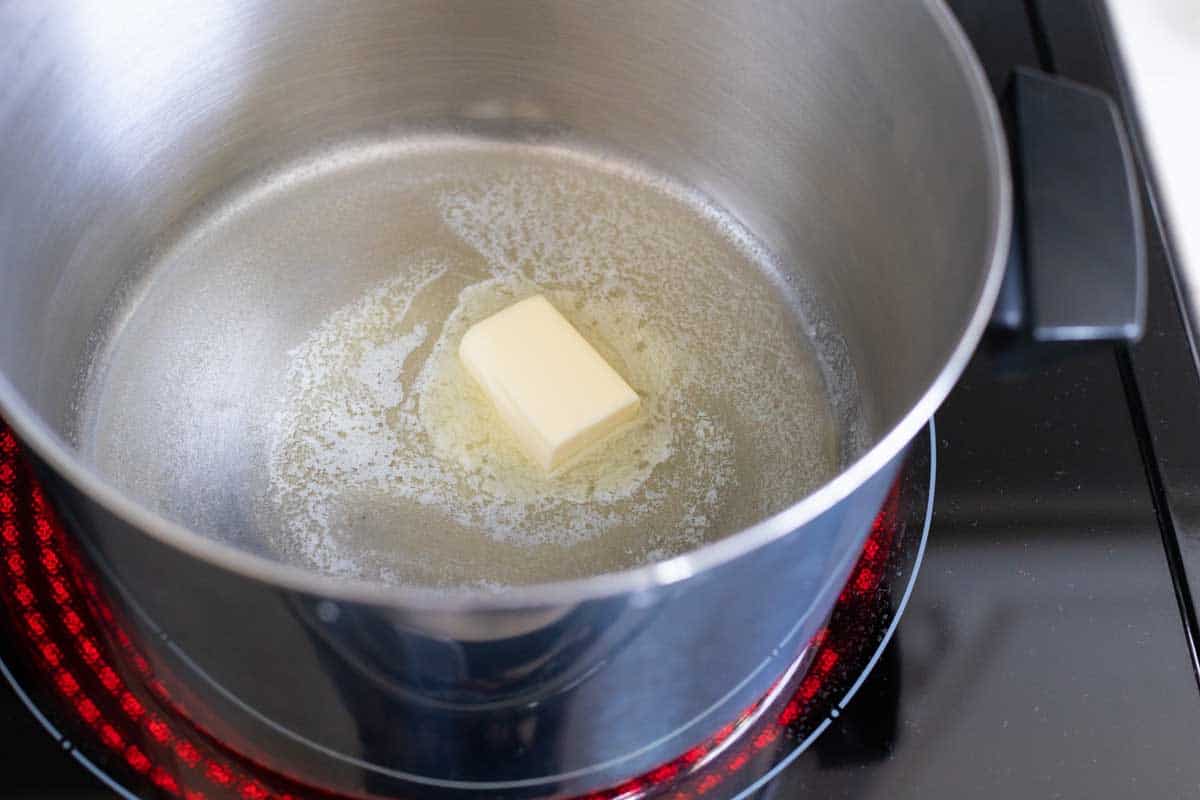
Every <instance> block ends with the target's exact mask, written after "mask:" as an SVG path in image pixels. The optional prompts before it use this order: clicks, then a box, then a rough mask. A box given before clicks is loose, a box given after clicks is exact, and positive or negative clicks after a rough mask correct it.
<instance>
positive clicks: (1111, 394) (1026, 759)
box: [0, 0, 1200, 798]
mask: <svg viewBox="0 0 1200 800" xmlns="http://www.w3.org/2000/svg"><path fill="white" fill-rule="evenodd" d="M951 6H952V7H953V9H954V11H955V13H956V14H957V15H958V17H959V20H960V22H961V23H962V25H963V27H964V28H965V29H966V31H967V33H968V35H969V36H970V37H971V39H972V41H973V43H974V45H975V47H976V49H977V51H978V53H979V55H980V57H981V59H982V60H983V61H984V64H985V68H986V69H987V71H988V75H989V77H990V78H991V80H992V83H993V86H994V88H996V89H997V90H998V91H1000V90H1002V87H1003V85H1004V83H1005V82H1006V80H1007V76H1008V74H1009V73H1010V71H1011V69H1012V68H1013V67H1014V66H1016V65H1025V66H1032V67H1036V68H1041V69H1045V70H1048V71H1052V72H1057V73H1059V74H1062V75H1066V76H1068V77H1072V78H1075V79H1077V80H1081V81H1083V82H1085V83H1089V84H1092V85H1094V86H1097V87H1099V88H1102V89H1105V90H1106V91H1109V92H1110V93H1111V94H1113V95H1114V96H1117V97H1120V95H1121V92H1122V87H1121V84H1120V76H1119V72H1118V70H1117V69H1115V68H1114V60H1113V58H1112V57H1111V53H1110V52H1109V51H1108V50H1107V49H1106V45H1105V41H1106V38H1105V29H1104V20H1103V17H1102V14H1101V13H1100V12H1099V9H1098V8H1096V7H1095V6H1093V4H1091V3H1089V2H1088V0H1042V2H1038V0H957V1H955V2H951ZM1152 211H1153V209H1152V207H1151V206H1150V205H1149V204H1148V205H1147V212H1148V216H1147V220H1148V223H1149V225H1148V250H1149V256H1150V258H1149V269H1150V287H1149V289H1150V310H1149V318H1148V330H1147V335H1146V338H1145V339H1144V341H1143V342H1142V343H1141V344H1139V345H1137V346H1136V347H1133V348H1127V347H1124V346H1116V347H1113V346H1096V347H1094V348H1092V349H1087V350H1077V351H1071V352H1061V353H1050V354H1047V355H1046V357H1045V360H1043V361H1041V362H1040V363H1036V364H1035V363H1024V364H1019V365H1018V366H1017V367H1013V366H1012V365H1011V359H1010V358H1001V357H1000V356H998V355H997V354H995V353H992V352H989V351H986V350H985V351H982V352H980V353H979V354H978V355H977V356H976V358H975V360H974V362H973V363H972V365H971V367H970V368H969V370H968V372H967V374H966V375H965V377H964V378H963V380H962V381H961V382H960V384H959V386H958V387H957V388H956V389H955V391H954V393H953V394H952V395H951V397H950V399H949V400H948V402H947V403H946V404H945V406H944V407H943V409H942V410H941V411H940V412H939V413H938V416H937V437H938V442H937V458H938V475H937V486H936V503H935V506H934V517H933V524H932V528H931V531H930V534H929V539H928V547H927V550H926V554H925V560H924V564H923V566H922V567H921V572H920V574H919V576H918V579H917V584H916V589H915V591H914V593H913V594H912V596H911V599H910V600H909V603H908V606H907V610H906V611H905V614H904V617H903V618H902V620H901V622H900V625H899V627H898V629H897V631H896V634H895V636H894V637H893V639H892V641H891V644H890V645H889V647H888V649H887V651H886V653H885V654H884V656H883V658H881V659H880V660H879V662H878V664H877V665H876V667H875V669H874V671H873V672H872V674H871V676H870V678H869V679H868V680H867V682H866V684H864V686H863V688H862V689H861V691H859V692H858V694H857V696H856V697H855V698H854V700H853V701H852V702H851V703H850V704H849V705H848V707H847V708H846V709H845V712H844V713H843V714H842V715H841V716H840V717H839V718H838V719H837V720H836V721H835V722H834V723H833V724H832V725H830V727H829V728H828V729H827V730H826V731H825V732H824V734H823V735H822V736H821V737H820V739H818V740H817V743H818V746H814V747H812V748H810V749H809V750H808V751H807V752H805V753H804V754H803V755H802V756H801V757H800V758H799V759H797V760H796V762H795V763H794V764H793V765H792V766H791V767H789V768H788V769H787V770H785V771H784V772H783V773H782V774H781V775H780V776H779V777H778V778H777V779H776V780H775V781H773V782H772V783H771V784H770V785H769V786H768V787H767V789H766V790H764V792H763V796H764V797H771V798H793V797H821V798H825V797H866V798H872V797H880V798H883V797H887V798H907V797H913V798H916V797H922V798H925V797H931V796H933V797H941V796H946V797H963V796H965V797H973V798H992V797H996V798H1000V797H1004V798H1008V797H1130V796H1137V795H1141V796H1146V797H1182V796H1195V795H1197V794H1200V759H1198V758H1196V757H1195V756H1194V755H1193V751H1194V749H1195V748H1196V733H1197V732H1200V691H1198V690H1197V679H1196V671H1195V659H1194V650H1193V645H1192V642H1193V637H1192V634H1193V633H1194V631H1195V627H1196V626H1195V612H1194V609H1193V607H1192V605H1191V600H1190V597H1191V592H1190V588H1189V583H1188V579H1189V577H1190V578H1191V579H1192V580H1195V579H1197V577H1200V514H1198V513H1196V510H1197V505H1200V377H1198V373H1197V368H1196V360H1195V351H1194V349H1193V348H1191V347H1190V346H1189V340H1188V338H1187V332H1186V330H1185V328H1184V326H1183V322H1182V318H1181V316H1180V314H1179V311H1178V308H1177V306H1176V304H1175V296H1174V285H1173V281H1172V278H1171V268H1170V263H1169V257H1168V254H1167V251H1166V249H1165V248H1164V246H1163V241H1164V236H1163V234H1162V232H1161V230H1160V228H1158V227H1157V225H1156V224H1155V223H1156V220H1155V217H1154V216H1153V213H1152ZM1002 361H1003V362H1004V364H1005V365H1006V366H1005V367H1004V368H1001V366H1000V362H1002ZM1189 565H1190V566H1191V567H1192V568H1191V569H1190V570H1189V569H1188V566H1189ZM0 725H2V727H0V730H3V732H4V733H3V738H2V739H0V741H2V742H3V744H4V746H3V747H0V775H2V776H3V778H2V779H0V793H2V794H4V795H6V796H28V797H68V796H69V797H111V796H112V791H111V790H110V789H108V788H106V787H104V786H103V785H101V784H100V783H99V782H98V780H97V779H96V778H94V777H93V776H92V775H90V774H89V773H87V772H85V771H84V770H83V769H82V768H81V767H80V766H79V765H78V764H77V763H76V762H75V761H74V760H72V759H70V758H67V757H66V756H65V755H64V753H63V751H62V749H61V748H60V746H59V745H58V744H57V743H56V742H54V741H53V740H52V739H51V738H50V737H49V736H48V735H47V734H46V733H45V731H44V730H43V729H42V727H41V726H40V725H39V724H38V723H37V722H36V721H35V720H34V719H33V717H32V716H31V714H30V713H29V711H28V710H27V709H26V708H25V707H24V706H23V705H22V704H21V703H20V701H19V699H18V698H17V697H16V695H15V694H14V693H13V692H11V691H9V690H8V689H7V688H5V687H4V686H3V685H0Z"/></svg>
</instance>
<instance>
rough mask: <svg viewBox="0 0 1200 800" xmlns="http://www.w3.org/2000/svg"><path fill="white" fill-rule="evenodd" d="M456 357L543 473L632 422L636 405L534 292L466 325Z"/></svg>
mask: <svg viewBox="0 0 1200 800" xmlns="http://www.w3.org/2000/svg"><path fill="white" fill-rule="evenodd" d="M458 356H459V358H460V359H461V360H462V363H463V365H464V366H465V367H466V368H467V371H468V372H470V374H471V375H472V376H473V377H474V378H475V380H476V381H478V382H479V384H480V386H482V387H483V390H484V392H485V393H486V394H487V396H488V398H489V399H490V400H491V401H492V403H494V404H495V406H496V409H497V410H498V411H499V412H500V416H501V417H502V418H503V419H504V421H505V422H506V423H507V424H508V425H509V427H510V428H512V431H513V433H514V434H515V435H516V437H517V440H518V441H519V442H520V444H521V448H522V450H524V451H525V453H526V455H528V456H529V458H530V459H532V460H533V461H534V462H536V463H538V464H540V465H541V466H542V467H543V468H544V469H546V470H547V471H551V470H554V469H555V468H557V467H559V466H561V465H563V464H564V463H566V462H567V461H569V460H571V459H572V458H574V457H575V456H577V455H579V454H580V453H582V452H583V451H585V450H587V449H588V448H590V447H591V446H592V445H594V444H596V443H597V442H599V441H601V440H602V439H604V438H605V437H606V436H607V435H608V434H610V433H612V432H613V431H614V430H616V429H617V428H619V427H621V426H622V425H623V424H624V423H626V422H629V421H630V420H632V419H634V418H635V417H636V416H637V413H638V407H639V405H640V403H641V401H640V400H639V398H638V395H637V392H635V391H634V390H633V389H632V388H630V386H629V384H627V383H626V382H625V381H624V379H622V378H621V376H620V375H618V374H617V371H616V370H614V369H613V368H612V367H611V366H609V364H608V362H607V361H605V360H604V358H603V357H602V356H601V355H600V354H599V353H598V352H596V349H595V348H594V347H592V346H591V345H590V344H588V342H587V340H586V339H584V338H583V336H582V335H580V333H579V331H577V330H575V327H574V326H573V325H571V323H570V322H568V321H567V319H566V318H565V317H564V316H563V315H562V314H560V313H558V310H557V309H555V308H554V306H552V305H551V304H550V302H549V301H548V300H546V298H545V297H542V296H541V295H537V296H534V297H530V298H528V299H526V300H522V301H521V302H519V303H516V304H514V305H511V306H509V307H508V308H506V309H504V310H503V311H500V312H499V313H496V314H493V315H492V316H490V317H488V318H487V319H485V320H482V321H480V322H477V323H475V324H474V325H472V326H471V328H470V329H468V330H467V332H466V334H464V335H463V339H462V343H461V344H460V345H459V348H458Z"/></svg>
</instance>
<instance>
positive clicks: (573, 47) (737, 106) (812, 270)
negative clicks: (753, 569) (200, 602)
mask: <svg viewBox="0 0 1200 800" xmlns="http://www.w3.org/2000/svg"><path fill="white" fill-rule="evenodd" d="M934 13H935V10H931V9H930V7H929V4H927V3H925V2H919V1H918V0H911V1H910V2H897V3H889V4H884V5H879V4H877V3H874V2H869V1H868V0H862V1H861V2H860V1H858V0H855V1H854V2H809V3H797V4H789V5H787V6H777V5H770V4H765V3H763V4H759V3H738V4H727V3H715V2H714V3H702V4H691V3H683V2H678V3H676V2H660V3H655V4H651V5H645V4H583V3H579V4H574V3H553V2H544V3H543V2H519V3H511V4H510V3H488V4H479V3H473V2H466V1H465V0H462V1H456V2H440V1H437V2H435V1H434V0H429V2H412V3H409V4H406V5H404V6H403V7H400V6H397V5H395V4H391V3H373V2H350V3H342V4H337V5H336V6H330V7H323V8H321V9H319V10H318V9H317V8H316V7H309V6H306V5H303V4H290V3H289V4H284V3H271V2H263V1H260V2H253V1H248V2H212V3H203V4H197V3H183V2H180V3H173V2H167V3H155V4H141V3H133V2H122V3H115V4H114V3H109V2H100V1H99V0H96V1H95V2H80V3H75V4H72V5H71V6H70V7H69V8H67V9H56V10H54V12H53V13H51V10H50V9H47V8H45V7H44V6H43V4H41V3H36V2H21V1H20V0H19V1H18V2H12V3H8V4H5V6H4V7H3V9H0V30H2V31H3V33H2V34H0V74H4V75H5V76H6V87H5V90H4V92H3V94H2V95H0V132H2V133H3V136H4V140H5V142H6V147H5V148H4V150H3V151H2V152H0V175H3V176H4V181H3V185H2V186H0V241H3V243H4V248H3V252H2V253H0V280H2V282H3V285H4V287H5V290H4V291H3V292H0V370H2V371H3V374H4V375H5V377H6V378H7V379H8V380H9V381H11V383H12V384H13V386H14V387H15V389H16V392H17V394H18V395H19V396H20V398H21V399H22V400H23V401H24V402H25V403H26V404H28V406H30V407H31V408H32V409H33V410H34V412H35V413H36V414H37V415H38V416H39V417H40V418H41V420H43V421H44V422H45V424H47V425H49V426H51V427H52V428H53V429H54V430H56V431H57V432H58V433H59V435H61V436H62V438H63V439H64V440H66V441H67V442H69V443H70V444H72V445H73V446H77V447H79V446H82V447H83V449H84V450H85V451H86V450H87V449H88V443H89V439H88V437H89V435H90V433H89V431H88V429H87V425H80V424H79V422H80V419H81V418H84V419H86V417H87V414H86V409H85V406H86V398H83V400H82V401H81V396H82V394H81V393H82V392H83V389H84V387H85V386H86V385H87V382H88V380H89V379H90V378H92V377H94V376H95V374H96V372H97V370H98V369H103V368H104V367H105V366H106V365H105V364H103V363H100V364H99V366H97V358H100V359H101V360H103V358H104V355H103V354H104V353H105V348H106V346H107V345H108V344H109V343H110V342H111V340H112V335H111V334H112V332H113V331H116V330H120V329H121V328H122V325H123V324H124V323H125V322H127V320H128V319H129V318H130V317H131V315H132V314H133V311H132V309H134V308H136V306H137V300H138V298H141V297H144V296H146V293H147V291H150V289H151V288H152V287H153V285H154V283H155V281H156V280H157V272H156V267H157V265H160V264H161V263H163V259H164V255H165V254H166V253H168V252H169V251H170V250H171V248H173V247H175V246H177V245H178V243H179V242H180V241H181V240H182V239H183V238H186V235H187V233H188V232H189V231H191V230H192V229H193V227H194V225H195V220H197V219H200V218H205V217H206V216H211V215H212V214H211V212H212V210H213V209H216V208H223V207H224V204H227V203H228V202H229V201H230V198H233V197H235V196H236V194H237V192H245V191H247V189H248V187H249V188H252V187H254V186H255V185H257V184H256V182H258V181H260V180H261V179H262V178H263V176H270V175H277V174H281V173H282V172H285V171H286V169H285V168H286V167H288V165H294V164H297V163H301V164H302V163H308V162H306V161H305V159H312V158H313V157H314V154H320V153H331V152H337V151H338V150H339V148H342V147H343V146H345V145H346V143H358V144H356V145H355V147H358V146H359V144H362V143H366V144H365V145H364V146H371V144H370V143H372V142H375V143H378V142H387V141H400V140H406V139H410V138H411V137H421V136H427V135H435V134H436V135H443V134H447V133H449V134H453V135H456V136H464V137H467V138H472V139H476V138H486V139H492V140H500V141H508V142H513V141H517V142H522V143H526V144H529V143H534V144H538V143H540V144H542V145H546V146H549V145H554V146H562V145H564V144H566V145H569V146H572V147H574V146H576V145H578V146H580V147H586V148H589V149H591V150H595V151H603V152H608V153H617V154H620V155H621V156H622V157H624V158H628V159H630V160H631V161H632V162H634V163H637V164H642V165H647V167H648V169H650V170H651V171H653V172H654V173H657V174H661V175H666V176H669V177H670V178H671V179H672V180H673V181H676V182H678V184H679V185H682V186H686V187H688V188H689V189H691V190H694V191H696V192H698V193H699V195H700V196H702V197H704V198H705V199H706V200H707V201H708V202H709V203H711V204H712V205H713V206H715V207H717V208H720V209H723V210H724V211H726V212H728V213H729V214H730V215H731V216H732V217H734V218H735V219H736V220H737V221H738V223H740V225H741V226H743V227H744V229H745V231H748V233H749V235H751V236H753V237H754V238H755V241H756V242H757V244H759V245H761V246H762V248H763V249H764V250H765V252H767V253H769V254H770V257H769V258H767V259H764V260H763V263H767V262H769V265H770V266H769V269H767V268H765V269H764V270H763V273H764V274H767V273H770V274H769V277H770V280H772V281H774V282H775V285H776V286H777V288H778V289H779V291H780V292H781V295H782V296H786V297H788V298H790V299H792V300H794V305H795V307H796V308H797V309H799V310H800V311H801V312H802V314H801V316H800V317H798V318H797V319H801V318H802V320H803V325H802V326H800V325H798V331H797V333H798V335H807V336H808V338H810V339H811V340H812V343H813V345H814V347H815V351H816V352H817V353H818V354H819V356H820V359H821V361H822V363H823V375H824V379H825V381H826V383H827V385H826V390H827V392H828V396H829V397H830V398H831V408H832V411H831V414H832V418H833V419H834V420H835V425H836V427H837V438H838V448H839V452H838V453H837V454H836V458H835V460H836V461H837V462H838V463H845V462H847V461H849V460H851V459H852V458H853V457H855V456H856V455H858V454H859V453H861V452H862V451H863V450H864V449H865V448H866V447H868V446H870V445H871V444H872V443H873V442H874V441H877V440H878V438H879V437H880V436H882V435H883V434H884V433H886V431H887V430H889V429H890V428H891V427H892V426H893V425H894V424H896V422H897V421H898V420H899V419H900V418H901V417H902V416H903V415H904V414H905V413H906V412H907V411H908V410H909V409H910V408H911V407H912V406H913V404H914V403H915V402H916V401H917V399H918V398H919V397H920V396H921V395H922V394H923V393H924V391H925V390H926V389H927V388H928V386H929V385H930V383H931V382H932V381H933V380H934V378H935V376H936V375H937V374H938V373H939V371H940V370H941V369H942V367H943V366H944V365H945V363H946V360H947V358H948V356H949V354H950V352H951V350H952V349H953V347H954V346H955V345H956V344H957V342H958V341H959V339H960V336H961V334H962V331H963V329H964V327H965V326H966V324H967V320H968V319H969V317H970V315H971V314H972V312H974V310H975V308H976V305H977V302H978V298H979V295H980V292H981V290H982V284H983V281H984V276H985V271H986V268H987V265H988V261H989V258H990V255H991V253H990V248H991V246H992V242H991V234H992V226H993V224H994V220H995V218H996V216H997V215H998V213H999V209H998V208H997V207H996V197H997V192H996V190H995V186H994V180H995V177H994V175H993V173H992V171H991V163H990V161H989V159H990V158H991V156H990V153H989V151H988V142H987V140H986V136H985V133H986V124H987V120H985V119H984V118H983V112H982V111H981V110H980V108H979V107H978V106H977V104H976V102H975V100H974V99H973V97H972V95H971V91H970V86H969V83H968V81H967V79H966V77H965V76H964V74H963V70H962V69H961V66H960V63H959V61H958V59H957V56H956V54H954V53H953V52H952V51H951V50H950V49H949V47H948V46H947V44H946V41H945V39H944V38H943V37H940V36H935V35H934V34H935V33H936V30H937V28H936V26H935V25H933V24H931V21H930V19H929V17H930V15H931V14H934ZM231 187H236V188H231ZM202 302H203V300H202V298H199V297H198V298H197V304H202ZM264 313H268V314H269V313H271V312H270V310H269V309H266V310H264ZM146 367H147V369H152V368H153V365H152V364H147V365H146ZM221 367H222V365H219V364H218V365H214V368H216V369H220V368H221ZM171 390H172V386H171V377H170V375H169V374H167V373H164V374H163V376H162V391H163V392H169V391H171ZM214 411H215V412H217V413H219V412H220V409H214ZM228 433H229V435H230V436H237V435H238V433H237V432H236V431H229V432H228ZM85 455H86V453H85ZM101 466H103V465H101ZM834 466H835V467H836V464H835V465H834ZM169 467H170V465H167V466H165V467H163V470H164V471H169ZM180 468H183V465H180ZM110 477H112V476H111V475H110ZM197 492H199V493H200V494H201V495H202V494H203V492H204V487H198V488H197ZM146 499H147V500H152V499H153V498H146ZM198 499H199V501H203V497H202V496H201V497H199V498H198ZM795 499H799V498H798V497H797V498H795ZM168 510H169V509H168ZM184 521H185V522H190V521H191V520H184ZM226 521H227V522H229V523H230V524H228V525H224V526H222V527H221V528H220V529H219V530H217V529H215V528H214V529H213V530H211V531H209V533H212V534H213V535H219V536H223V537H225V538H229V539H231V540H234V541H237V542H238V543H239V544H241V545H243V546H245V547H250V548H254V549H259V550H260V551H261V550H262V549H263V544H262V543H261V542H259V541H257V540H256V539H255V538H254V537H252V536H251V537H250V538H246V536H247V534H246V531H251V530H253V528H254V526H253V525H250V524H245V525H243V524H239V523H241V522H245V520H236V519H234V520H226ZM197 527H199V526H197Z"/></svg>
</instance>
